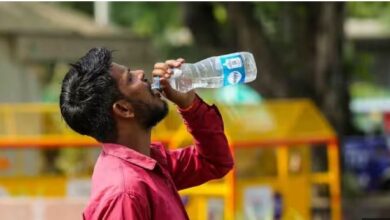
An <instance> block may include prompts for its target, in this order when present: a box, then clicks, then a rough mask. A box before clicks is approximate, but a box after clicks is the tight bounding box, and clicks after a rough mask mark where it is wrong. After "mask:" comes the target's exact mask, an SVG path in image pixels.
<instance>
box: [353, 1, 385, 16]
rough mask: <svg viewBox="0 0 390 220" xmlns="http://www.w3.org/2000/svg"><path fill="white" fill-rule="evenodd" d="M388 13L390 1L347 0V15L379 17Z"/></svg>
mask: <svg viewBox="0 0 390 220" xmlns="http://www.w3.org/2000/svg"><path fill="white" fill-rule="evenodd" d="M389 13H390V2H348V3H347V17H354V18H380V17H384V16H387V15H388V14H389Z"/></svg>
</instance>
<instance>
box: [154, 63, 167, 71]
mask: <svg viewBox="0 0 390 220" xmlns="http://www.w3.org/2000/svg"><path fill="white" fill-rule="evenodd" d="M169 68H170V67H169V65H168V64H167V63H156V64H154V69H165V70H167V69H169Z"/></svg>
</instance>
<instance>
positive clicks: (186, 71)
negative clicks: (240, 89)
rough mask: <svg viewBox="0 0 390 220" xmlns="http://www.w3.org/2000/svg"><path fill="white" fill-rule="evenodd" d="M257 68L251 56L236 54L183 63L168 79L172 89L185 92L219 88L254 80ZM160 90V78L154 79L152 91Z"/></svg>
mask: <svg viewBox="0 0 390 220" xmlns="http://www.w3.org/2000/svg"><path fill="white" fill-rule="evenodd" d="M256 76H257V68H256V63H255V59H254V58H253V55H252V54H251V53H249V52H237V53H232V54H226V55H222V56H214V57H210V58H207V59H204V60H202V61H199V62H197V63H193V64H190V63H184V64H183V65H181V67H180V68H178V69H173V74H172V76H171V78H170V79H169V83H170V85H171V86H172V88H174V89H176V90H178V91H181V92H187V91H190V90H191V89H195V88H220V87H223V86H228V85H235V84H238V83H247V82H251V81H253V80H255V79H256ZM159 88H160V78H159V77H154V78H153V82H152V89H159Z"/></svg>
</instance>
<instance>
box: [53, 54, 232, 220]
mask: <svg viewBox="0 0 390 220" xmlns="http://www.w3.org/2000/svg"><path fill="white" fill-rule="evenodd" d="M183 62H184V60H183V59H177V60H168V61H166V62H165V63H156V64H155V66H154V70H153V72H152V74H153V76H159V77H161V82H160V83H161V85H162V94H163V95H164V96H165V97H166V98H167V99H168V100H170V101H172V102H173V103H174V104H176V105H177V108H178V111H179V112H180V114H181V115H182V117H183V119H184V123H185V124H186V125H187V128H188V131H189V132H190V133H191V134H192V136H193V137H194V139H195V144H194V146H190V147H188V148H183V149H179V150H173V151H171V150H166V149H165V148H164V146H162V144H160V143H151V129H152V127H153V126H155V125H156V124H157V123H158V122H159V121H161V120H162V119H163V118H164V117H165V116H166V114H167V112H168V107H167V103H166V102H165V101H164V100H162V99H161V93H159V92H158V91H152V90H151V87H150V83H149V82H148V81H147V80H146V79H145V75H144V72H143V71H142V70H131V69H130V68H127V67H125V66H122V65H119V64H117V63H113V62H112V54H111V51H110V50H108V49H105V48H93V49H91V50H90V51H89V52H88V53H87V54H86V55H85V56H84V57H82V58H81V59H80V60H79V61H78V62H77V63H75V64H73V65H72V67H71V68H70V70H69V72H68V73H67V74H66V76H65V78H64V80H63V82H62V90H61V95H60V108H61V114H62V116H63V118H64V120H65V121H66V123H67V124H68V125H69V126H70V127H71V128H72V129H73V130H75V131H76V132H78V133H80V134H83V135H88V136H91V137H94V138H95V139H96V140H98V141H99V142H101V143H102V147H103V149H102V152H101V154H100V155H99V158H98V159H97V162H96V164H95V168H94V172H93V176H92V192H91V198H90V202H89V204H88V206H87V207H86V209H85V210H84V213H83V218H84V219H113V220H117V219H126V220H128V219H129V220H132V219H137V220H138V219H139V220H144V219H156V220H157V219H158V220H182V219H188V216H187V213H186V211H185V209H184V206H183V204H182V203H181V199H180V196H179V194H178V192H177V190H181V189H185V188H189V187H193V186H196V185H200V184H202V183H204V182H206V181H208V180H211V179H216V178H221V177H223V176H224V175H225V174H226V173H227V172H228V171H229V170H231V169H232V167H233V159H232V155H231V153H230V150H229V147H228V142H227V140H226V137H225V134H224V131H223V122H222V118H221V115H220V114H219V112H218V110H217V108H216V107H215V106H209V105H207V104H206V103H204V102H203V101H202V99H201V98H200V97H199V96H197V95H196V93H195V92H194V91H190V92H187V93H181V92H178V91H176V90H174V89H172V87H170V85H169V82H168V79H169V77H170V75H171V73H172V70H171V69H172V68H179V67H180V65H181V64H182V63H183Z"/></svg>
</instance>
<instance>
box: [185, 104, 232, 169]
mask: <svg viewBox="0 0 390 220" xmlns="http://www.w3.org/2000/svg"><path fill="white" fill-rule="evenodd" d="M179 112H180V113H181V115H182V117H183V119H184V123H185V124H186V126H187V129H188V131H189V132H190V133H191V134H192V136H193V137H194V141H195V146H196V149H197V151H198V152H199V154H200V156H202V157H204V158H205V159H206V160H207V161H209V162H210V163H213V164H214V165H216V166H223V167H230V168H231V167H232V166H233V157H232V154H231V151H230V148H229V144H228V141H227V138H226V135H225V132H224V127H223V120H222V116H221V114H220V113H219V111H218V108H217V107H216V106H214V105H212V106H209V105H208V104H206V103H205V102H203V100H202V99H201V98H200V97H199V96H196V97H195V99H194V102H193V103H192V106H190V109H187V110H184V111H183V110H179Z"/></svg>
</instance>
